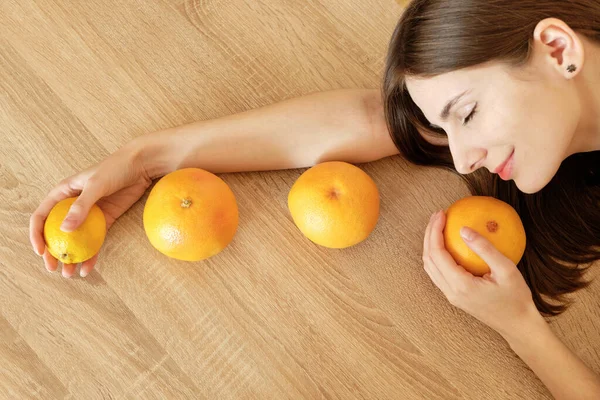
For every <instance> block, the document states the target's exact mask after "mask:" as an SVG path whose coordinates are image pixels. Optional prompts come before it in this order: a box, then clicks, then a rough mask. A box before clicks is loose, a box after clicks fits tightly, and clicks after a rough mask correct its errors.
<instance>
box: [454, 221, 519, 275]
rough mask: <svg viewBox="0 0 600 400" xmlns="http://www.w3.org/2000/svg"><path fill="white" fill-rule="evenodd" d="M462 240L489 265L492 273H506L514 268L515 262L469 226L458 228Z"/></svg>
mask: <svg viewBox="0 0 600 400" xmlns="http://www.w3.org/2000/svg"><path fill="white" fill-rule="evenodd" d="M460 235H461V236H462V238H463V240H464V242H465V243H466V244H467V246H469V248H471V250H473V251H474V252H475V253H477V255H478V256H479V257H481V259H482V260H483V261H485V263H486V264H487V265H488V266H489V267H490V270H491V271H492V275H495V274H506V273H508V272H512V271H513V270H516V269H517V267H516V266H515V264H514V263H513V262H512V261H511V260H510V259H508V258H507V257H506V256H505V255H504V254H502V253H501V252H500V251H499V250H498V249H496V248H495V247H494V245H493V244H492V243H491V242H490V241H489V240H487V239H486V238H485V237H484V236H482V235H480V234H479V233H477V232H476V231H475V230H473V229H471V228H469V227H466V226H465V227H463V228H461V230H460Z"/></svg>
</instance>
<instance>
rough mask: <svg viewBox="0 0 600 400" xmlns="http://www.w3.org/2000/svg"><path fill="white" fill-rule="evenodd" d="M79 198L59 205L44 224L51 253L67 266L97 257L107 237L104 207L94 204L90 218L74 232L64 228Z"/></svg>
mask: <svg viewBox="0 0 600 400" xmlns="http://www.w3.org/2000/svg"><path fill="white" fill-rule="evenodd" d="M76 199H77V198H76V197H71V198H68V199H64V200H62V201H60V202H58V203H57V204H56V205H55V206H54V208H52V210H51V211H50V214H48V218H46V223H45V224H44V240H45V241H46V247H48V251H49V252H50V254H52V255H53V256H54V257H56V258H57V259H58V260H59V261H61V262H63V263H65V264H77V263H81V262H84V261H87V260H89V259H90V258H92V257H94V256H95V255H96V254H97V253H98V252H99V251H100V247H102V243H104V238H105V237H106V220H105V218H104V213H103V212H102V210H100V207H98V206H97V205H95V204H94V206H93V207H92V209H91V210H90V212H89V214H88V216H87V218H86V219H85V221H84V222H83V224H81V226H80V227H79V228H77V229H76V230H74V231H73V232H63V231H61V230H60V225H61V224H62V222H63V220H64V219H65V217H66V216H67V213H68V212H69V208H71V205H72V204H73V203H74V202H75V200H76Z"/></svg>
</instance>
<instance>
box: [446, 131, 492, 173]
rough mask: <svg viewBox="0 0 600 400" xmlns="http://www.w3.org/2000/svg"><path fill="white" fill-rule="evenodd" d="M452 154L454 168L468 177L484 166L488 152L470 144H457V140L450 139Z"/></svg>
mask: <svg viewBox="0 0 600 400" xmlns="http://www.w3.org/2000/svg"><path fill="white" fill-rule="evenodd" d="M448 144H449V147H450V152H451V153H452V159H453V160H454V168H456V171H458V173H459V174H462V175H466V174H470V173H471V172H473V171H475V170H476V169H478V168H479V167H481V166H482V165H483V161H484V160H485V158H486V157H487V150H486V149H484V148H481V147H477V146H473V145H470V144H463V143H457V140H452V139H450V137H449V138H448Z"/></svg>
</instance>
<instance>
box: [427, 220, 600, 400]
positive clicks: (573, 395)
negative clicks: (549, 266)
mask: <svg viewBox="0 0 600 400" xmlns="http://www.w3.org/2000/svg"><path fill="white" fill-rule="evenodd" d="M445 224H446V213H445V212H437V213H435V214H434V215H433V216H432V218H431V220H430V221H429V225H428V226H427V229H426V231H425V239H424V241H423V264H424V267H425V271H426V272H427V274H428V275H429V277H430V278H431V280H432V281H433V282H434V283H435V285H436V286H437V287H438V288H440V290H441V291H442V292H443V293H444V295H445V296H446V297H447V298H448V300H449V301H450V302H451V303H452V304H453V305H454V306H456V307H459V308H460V309H462V310H463V311H465V312H468V313H469V314H471V315H472V316H474V317H475V318H477V319H478V320H480V321H481V322H483V323H485V324H486V325H488V326H489V327H490V328H492V329H494V330H495V331H497V332H498V333H500V334H501V335H502V336H503V337H504V339H506V341H507V342H508V343H509V345H510V346H511V348H512V349H513V351H514V352H515V353H517V355H518V356H519V357H520V358H521V359H522V360H523V361H524V362H525V363H526V364H527V365H529V367H530V368H531V369H532V370H533V372H535V374H536V375H537V376H538V377H539V378H540V380H541V381H542V382H543V383H544V384H545V385H546V387H547V388H548V390H550V392H551V393H552V394H553V395H554V397H556V398H557V399H559V400H562V399H565V400H566V399H568V400H580V399H581V400H584V399H585V400H587V399H590V400H592V399H600V377H599V376H598V375H597V374H595V373H594V371H592V369H591V368H589V367H587V366H586V365H585V364H584V363H583V361H581V359H579V358H578V357H577V355H575V354H574V353H573V352H571V351H570V350H569V349H568V348H567V347H566V346H565V345H564V344H563V343H562V342H561V341H560V340H559V339H558V338H557V337H556V336H555V335H554V333H553V332H552V330H551V329H550V327H549V326H548V324H547V323H546V321H545V320H544V318H542V316H541V315H540V313H539V312H538V310H537V309H536V307H535V304H534V302H533V298H532V295H531V290H530V289H529V287H528V286H527V284H526V283H525V279H524V278H523V275H521V273H520V272H519V270H518V269H517V266H516V265H515V264H514V263H513V262H512V261H511V260H509V259H508V258H507V257H506V256H504V255H503V254H502V253H501V252H500V251H498V250H497V249H496V248H495V247H494V246H493V244H492V243H490V242H489V241H488V240H487V239H486V238H485V237H484V236H482V235H480V234H478V233H477V232H476V231H474V230H472V229H466V230H465V229H462V230H461V235H462V236H463V240H464V241H465V243H466V244H467V246H469V247H470V248H471V250H473V251H474V252H475V253H476V254H477V255H479V257H481V258H482V259H483V260H484V261H485V262H486V263H487V265H488V266H489V267H490V271H491V272H490V273H488V274H486V275H484V276H483V277H479V276H473V275H472V274H471V273H469V272H467V271H466V270H465V269H464V268H463V267H462V266H460V265H458V264H457V263H456V262H455V261H454V260H453V259H452V256H451V255H450V253H449V252H448V250H447V249H446V247H445V243H444V238H443V230H444V227H445Z"/></svg>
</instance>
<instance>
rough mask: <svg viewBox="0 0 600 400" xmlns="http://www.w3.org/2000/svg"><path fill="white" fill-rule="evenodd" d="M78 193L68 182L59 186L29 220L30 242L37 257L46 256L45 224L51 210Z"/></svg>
mask: <svg viewBox="0 0 600 400" xmlns="http://www.w3.org/2000/svg"><path fill="white" fill-rule="evenodd" d="M75 193H76V191H74V190H72V189H71V188H70V187H69V184H68V183H67V182H63V183H61V184H59V185H58V186H57V187H55V188H54V189H52V190H51V191H50V193H48V196H47V197H46V198H45V199H44V200H43V201H42V202H41V203H40V205H39V206H38V208H37V209H36V210H35V211H34V212H33V214H32V215H31V218H30V219H29V241H30V242H31V245H32V246H33V250H34V251H35V252H36V254H37V255H39V256H41V255H43V254H44V249H45V247H46V243H45V241H44V222H45V221H46V218H47V217H48V214H50V210H52V208H53V207H54V206H55V205H56V203H58V202H59V201H61V200H64V199H66V198H68V197H71V196H73V195H74V194H75Z"/></svg>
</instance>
